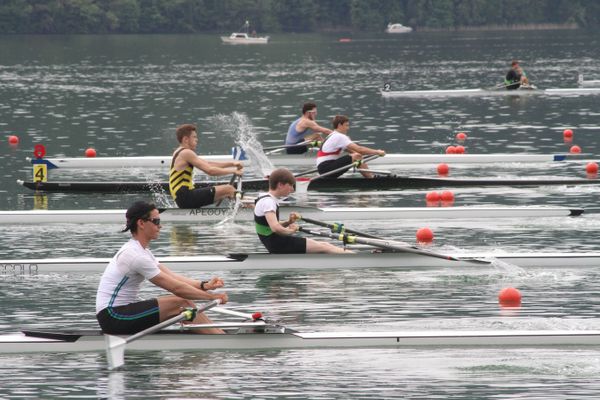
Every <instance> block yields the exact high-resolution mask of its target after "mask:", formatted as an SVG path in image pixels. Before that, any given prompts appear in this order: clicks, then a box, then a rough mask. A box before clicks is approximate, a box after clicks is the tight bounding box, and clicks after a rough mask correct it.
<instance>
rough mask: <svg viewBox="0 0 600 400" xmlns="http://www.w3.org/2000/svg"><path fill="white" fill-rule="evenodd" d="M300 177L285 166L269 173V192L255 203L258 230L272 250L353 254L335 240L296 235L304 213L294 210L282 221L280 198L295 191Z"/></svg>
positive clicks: (300, 252) (271, 251)
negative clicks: (329, 241)
mask: <svg viewBox="0 0 600 400" xmlns="http://www.w3.org/2000/svg"><path fill="white" fill-rule="evenodd" d="M295 184H296V178H294V175H293V174H292V173H291V172H290V171H289V170H287V169H285V168H278V169H276V170H274V171H273V172H272V173H271V175H270V176H269V193H267V194H263V195H261V196H259V197H258V198H257V199H256V202H255V206H254V222H255V226H256V233H257V234H258V237H259V239H260V241H261V242H262V244H263V245H264V246H265V247H266V248H267V250H268V251H269V253H277V254H303V253H351V251H348V250H345V249H343V248H341V247H337V246H334V245H333V244H331V243H327V242H321V241H317V240H313V239H308V238H303V237H299V236H293V235H294V233H296V232H297V231H298V226H297V225H296V224H295V223H294V222H296V221H297V220H298V219H299V218H300V216H299V215H298V214H297V213H295V212H292V213H290V216H289V219H288V220H287V221H285V222H281V221H279V203H278V200H279V199H280V198H284V197H287V196H289V195H290V193H292V192H293V191H294V185H295Z"/></svg>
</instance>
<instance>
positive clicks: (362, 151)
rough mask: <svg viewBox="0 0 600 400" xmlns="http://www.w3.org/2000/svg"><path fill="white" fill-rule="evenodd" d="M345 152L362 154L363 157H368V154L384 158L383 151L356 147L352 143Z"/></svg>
mask: <svg viewBox="0 0 600 400" xmlns="http://www.w3.org/2000/svg"><path fill="white" fill-rule="evenodd" d="M346 150H347V151H350V152H353V153H359V154H362V155H364V156H366V155H370V154H377V155H379V156H382V157H383V156H385V151H383V150H375V149H372V148H370V147H365V146H361V145H358V144H356V143H354V142H352V143H350V144H349V145H348V146H347V147H346Z"/></svg>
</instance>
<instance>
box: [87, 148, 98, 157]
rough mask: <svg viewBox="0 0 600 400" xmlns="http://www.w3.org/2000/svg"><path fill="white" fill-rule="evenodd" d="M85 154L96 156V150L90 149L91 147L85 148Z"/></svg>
mask: <svg viewBox="0 0 600 400" xmlns="http://www.w3.org/2000/svg"><path fill="white" fill-rule="evenodd" d="M85 156H86V157H96V150H94V149H92V148H91V147H90V148H89V149H86V150H85Z"/></svg>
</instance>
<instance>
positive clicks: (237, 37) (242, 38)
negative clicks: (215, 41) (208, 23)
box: [221, 21, 269, 44]
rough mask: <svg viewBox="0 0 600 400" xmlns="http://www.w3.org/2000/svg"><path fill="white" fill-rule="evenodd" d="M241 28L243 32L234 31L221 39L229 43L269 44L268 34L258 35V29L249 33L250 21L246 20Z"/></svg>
mask: <svg viewBox="0 0 600 400" xmlns="http://www.w3.org/2000/svg"><path fill="white" fill-rule="evenodd" d="M240 30H241V31H243V32H233V33H232V34H231V35H229V36H221V40H222V41H223V43H227V44H267V43H268V42H269V37H268V36H256V31H252V33H249V31H250V22H249V21H246V22H245V23H244V25H242V29H240Z"/></svg>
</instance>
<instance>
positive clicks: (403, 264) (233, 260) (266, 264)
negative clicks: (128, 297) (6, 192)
mask: <svg viewBox="0 0 600 400" xmlns="http://www.w3.org/2000/svg"><path fill="white" fill-rule="evenodd" d="M447 255H448V256H451V257H454V258H456V259H457V260H456V261H455V260H448V259H442V258H434V257H429V256H427V255H422V254H414V253H403V252H383V253H379V252H375V253H372V252H368V251H358V252H356V253H353V254H294V255H289V254H284V255H278V254H267V253H250V254H229V255H217V254H215V255H201V256H171V257H157V258H158V259H159V260H160V262H162V263H164V264H165V265H168V266H169V267H170V268H172V269H175V270H178V271H190V270H191V271H236V270H259V271H263V270H264V271H311V270H315V271H321V270H339V269H365V268H387V269H403V270H419V269H425V268H433V269H435V268H463V267H465V268H468V267H471V268H472V267H479V268H480V267H481V266H482V265H488V266H489V264H482V263H474V262H473V260H489V261H493V260H499V261H502V262H506V263H510V264H514V265H518V266H520V267H524V268H538V267H539V268H566V267H570V268H584V267H600V253H594V252H590V253H578V252H571V253H548V252H531V253H506V252H504V253H500V252H487V253H486V252H476V253H464V252H463V253H458V252H448V253H447ZM109 261H110V258H39V259H4V260H0V273H16V274H35V273H51V272H101V271H103V270H104V269H105V268H106V266H107V265H108V262H109Z"/></svg>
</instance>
